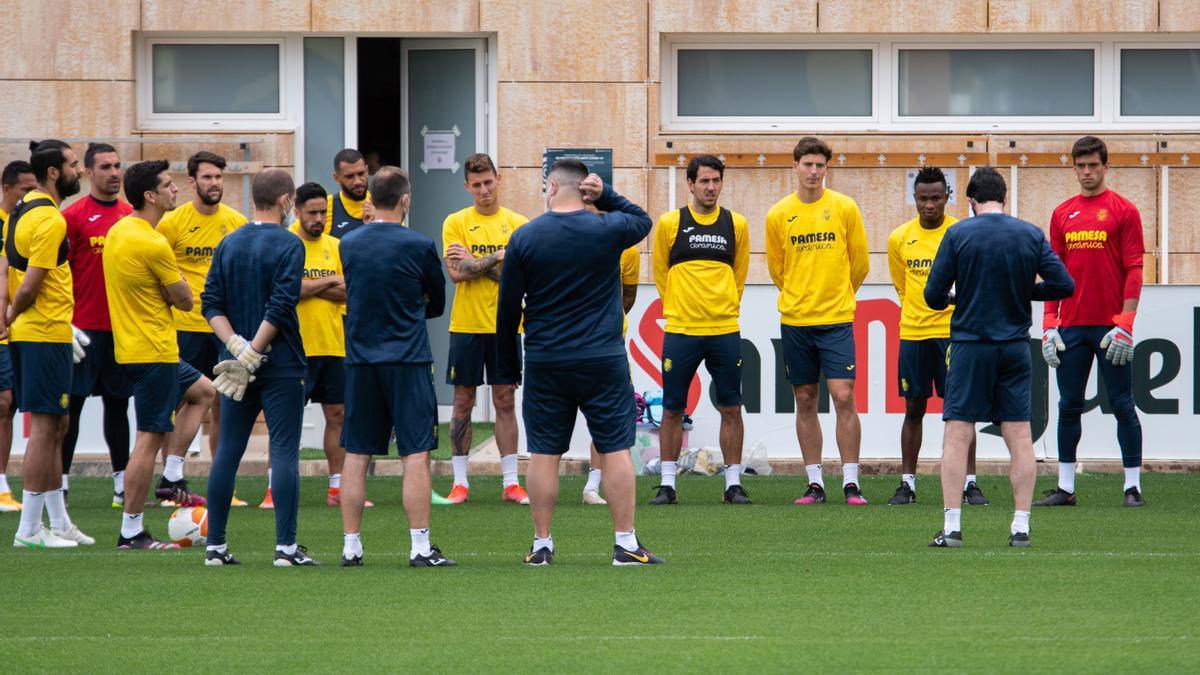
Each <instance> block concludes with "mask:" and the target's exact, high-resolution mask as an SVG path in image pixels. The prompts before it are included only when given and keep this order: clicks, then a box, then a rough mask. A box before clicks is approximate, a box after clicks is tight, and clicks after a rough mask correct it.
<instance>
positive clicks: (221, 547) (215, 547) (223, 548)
mask: <svg viewBox="0 0 1200 675" xmlns="http://www.w3.org/2000/svg"><path fill="white" fill-rule="evenodd" d="M204 550H206V551H216V552H217V553H226V552H228V551H229V545H228V544H212V545H210V546H206V547H205V548H204Z"/></svg>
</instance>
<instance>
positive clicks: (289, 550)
mask: <svg viewBox="0 0 1200 675" xmlns="http://www.w3.org/2000/svg"><path fill="white" fill-rule="evenodd" d="M275 550H276V551H279V552H281V553H284V554H286V555H296V545H295V544H285V545H279V544H276V545H275Z"/></svg>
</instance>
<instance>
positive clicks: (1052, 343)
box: [1042, 328, 1067, 368]
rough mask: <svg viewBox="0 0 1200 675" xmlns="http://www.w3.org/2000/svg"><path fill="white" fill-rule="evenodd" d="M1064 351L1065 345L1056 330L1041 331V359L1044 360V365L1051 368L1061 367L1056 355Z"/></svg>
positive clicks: (1060, 360) (1060, 361)
mask: <svg viewBox="0 0 1200 675" xmlns="http://www.w3.org/2000/svg"><path fill="white" fill-rule="evenodd" d="M1066 349H1067V343H1065V342H1063V339H1062V336H1061V335H1059V334H1058V329H1057V328H1047V329H1046V330H1044V331H1042V358H1043V359H1045V360H1046V365H1048V366H1050V367H1051V368H1057V367H1059V366H1060V365H1062V359H1060V358H1058V353H1059V352H1061V351H1065V350H1066Z"/></svg>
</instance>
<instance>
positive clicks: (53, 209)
mask: <svg viewBox="0 0 1200 675" xmlns="http://www.w3.org/2000/svg"><path fill="white" fill-rule="evenodd" d="M35 199H50V200H51V201H53V199H52V198H51V197H50V195H48V194H46V193H45V192H42V191H41V190H33V191H31V192H29V193H28V194H26V195H25V197H24V201H26V202H32V201H33V200H35ZM9 220H10V219H9V218H7V217H6V218H5V225H4V241H5V242H7V241H8V236H9V235H8V231H9V228H10V227H11V226H12V223H11V222H9ZM66 238H67V221H66V219H65V218H63V215H62V212H60V211H59V210H58V204H55V205H54V206H39V207H37V208H35V209H32V210H30V211H26V212H25V215H23V216H21V219H20V222H19V223H17V232H16V236H15V237H14V239H13V244H14V247H15V248H16V249H17V253H18V254H20V255H22V256H24V257H25V258H28V260H29V265H31V266H33V267H41V268H43V269H46V270H49V271H48V272H47V273H46V278H45V280H44V281H43V282H42V288H41V291H39V292H38V295H37V297H36V298H34V300H33V304H31V305H29V307H28V308H26V309H25V311H24V312H21V314H20V315H19V316H17V318H16V320H15V321H13V323H12V325H11V326H9V327H8V335H9V338H11V339H12V341H13V342H53V343H60V344H61V343H67V344H69V343H70V342H71V317H72V316H73V315H74V313H75V295H74V291H73V289H72V286H71V266H70V265H69V264H68V263H67V257H66V256H65V255H63V256H62V262H61V263H60V262H59V254H60V252H61V250H62V246H63V242H64V241H65V240H66ZM24 278H25V272H22V271H21V270H19V269H17V268H16V267H14V266H13V264H12V261H11V260H10V261H9V265H8V298H9V302H12V299H13V298H15V297H16V295H17V289H18V288H20V286H21V281H22V280H23V279H24Z"/></svg>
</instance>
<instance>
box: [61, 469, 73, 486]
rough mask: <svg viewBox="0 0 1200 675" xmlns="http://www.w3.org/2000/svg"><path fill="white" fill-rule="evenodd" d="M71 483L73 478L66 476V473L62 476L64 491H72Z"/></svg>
mask: <svg viewBox="0 0 1200 675" xmlns="http://www.w3.org/2000/svg"><path fill="white" fill-rule="evenodd" d="M70 482H71V476H69V475H68V474H65V473H64V474H63V475H62V486H61V487H62V489H64V490H70V489H71V486H70Z"/></svg>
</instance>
